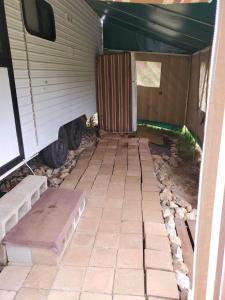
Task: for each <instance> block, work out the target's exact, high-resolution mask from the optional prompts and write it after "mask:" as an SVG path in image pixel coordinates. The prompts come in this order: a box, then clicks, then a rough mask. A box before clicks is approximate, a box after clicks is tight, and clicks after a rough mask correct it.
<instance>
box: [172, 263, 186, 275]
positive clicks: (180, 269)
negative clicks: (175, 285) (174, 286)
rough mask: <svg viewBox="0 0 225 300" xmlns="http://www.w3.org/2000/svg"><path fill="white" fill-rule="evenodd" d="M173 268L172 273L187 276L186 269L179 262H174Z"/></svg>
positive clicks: (183, 264)
mask: <svg viewBox="0 0 225 300" xmlns="http://www.w3.org/2000/svg"><path fill="white" fill-rule="evenodd" d="M173 268H174V271H177V272H181V273H184V274H185V275H186V274H188V267H187V266H186V265H185V263H184V262H182V261H180V260H174V262H173Z"/></svg>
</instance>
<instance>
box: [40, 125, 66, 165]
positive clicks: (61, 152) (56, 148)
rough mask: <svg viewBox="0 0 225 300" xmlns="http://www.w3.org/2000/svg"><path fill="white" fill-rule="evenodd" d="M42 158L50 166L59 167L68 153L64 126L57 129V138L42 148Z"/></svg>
mask: <svg viewBox="0 0 225 300" xmlns="http://www.w3.org/2000/svg"><path fill="white" fill-rule="evenodd" d="M42 154H43V160H44V163H45V164H46V165H48V166H49V167H51V168H59V167H61V166H62V165H63V164H64V163H65V161H66V158H67V154H68V137H67V133H66V130H65V128H64V127H61V128H60V129H59V135H58V140H57V141H55V142H54V143H52V144H51V145H49V146H48V147H47V148H45V149H44V150H43V153H42Z"/></svg>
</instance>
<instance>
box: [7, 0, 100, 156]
mask: <svg viewBox="0 0 225 300" xmlns="http://www.w3.org/2000/svg"><path fill="white" fill-rule="evenodd" d="M47 2H49V3H50V4H51V5H52V7H53V10H54V15H55V23H56V41H55V42H50V41H47V40H44V39H41V38H39V37H35V36H33V35H31V34H29V33H28V32H27V31H26V29H25V27H24V25H23V16H22V7H21V0H5V8H6V17H7V24H8V31H9V39H10V46H11V52H12V60H13V67H14V74H15V81H16V89H17V97H18V104H19V111H20V119H21V127H22V133H23V142H24V148H25V157H26V159H29V158H30V157H32V156H33V155H35V154H37V153H38V152H39V151H40V150H42V149H43V148H45V147H46V146H48V145H49V144H50V143H52V142H53V141H55V140H56V139H57V136H58V129H59V127H60V126H62V125H64V124H67V123H68V122H70V121H72V120H73V119H75V118H77V117H79V116H81V115H84V114H85V115H86V116H87V117H90V116H91V115H92V114H94V113H95V112H96V87H95V71H96V56H97V55H98V54H99V53H100V52H101V50H102V26H101V22H100V18H99V17H98V16H97V15H96V14H95V13H94V12H93V11H92V10H91V8H90V7H89V6H88V4H87V3H86V2H85V1H84V0H66V1H65V0H63V1H62V0H47Z"/></svg>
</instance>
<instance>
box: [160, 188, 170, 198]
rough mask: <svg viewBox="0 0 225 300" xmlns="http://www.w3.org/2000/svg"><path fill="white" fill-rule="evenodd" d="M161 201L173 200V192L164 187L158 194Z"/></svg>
mask: <svg viewBox="0 0 225 300" xmlns="http://www.w3.org/2000/svg"><path fill="white" fill-rule="evenodd" d="M160 199H161V201H172V200H173V194H172V193H171V191H170V190H169V189H168V188H165V189H164V190H163V191H162V193H161V194H160Z"/></svg>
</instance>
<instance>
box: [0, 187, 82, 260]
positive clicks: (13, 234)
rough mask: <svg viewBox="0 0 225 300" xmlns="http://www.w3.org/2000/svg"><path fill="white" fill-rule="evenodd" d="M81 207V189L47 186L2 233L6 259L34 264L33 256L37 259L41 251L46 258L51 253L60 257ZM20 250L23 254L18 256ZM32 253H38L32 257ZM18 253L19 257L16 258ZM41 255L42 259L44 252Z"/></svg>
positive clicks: (73, 228) (77, 219)
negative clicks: (17, 219) (30, 207)
mask: <svg viewBox="0 0 225 300" xmlns="http://www.w3.org/2000/svg"><path fill="white" fill-rule="evenodd" d="M84 207H85V198H84V194H83V193H82V192H81V191H71V190H66V189H61V188H49V189H48V190H47V191H46V192H44V194H43V195H42V196H41V198H40V200H39V201H38V202H37V203H36V204H35V205H34V206H33V208H32V209H31V210H30V212H29V213H28V214H27V215H26V216H25V217H23V218H22V219H21V221H20V222H19V223H18V224H17V225H16V226H15V227H14V228H13V229H11V230H10V231H9V232H8V234H7V235H6V236H5V238H4V241H3V242H4V244H6V248H7V252H8V258H9V262H11V263H26V264H33V263H34V262H35V263H37V256H38V258H40V256H41V255H40V254H41V253H44V254H47V257H48V256H49V255H50V253H51V252H52V255H50V256H51V257H52V256H55V257H56V256H60V255H61V254H62V252H63V251H64V250H65V247H66V245H67V244H68V241H69V239H70V237H71V236H72V233H73V232H74V230H75V227H76V225H77V223H78V222H79V219H80V216H81V214H82V212H83V210H84ZM38 249H39V250H40V251H38ZM14 252H15V253H14ZM22 252H23V255H18V253H22ZM35 253H38V255H36V258H35V257H34V256H35ZM18 256H21V257H20V259H18ZM25 256H26V257H27V258H28V259H25ZM43 257H44V259H43V260H44V261H45V260H46V255H43ZM38 260H39V259H38ZM53 260H54V262H55V259H53ZM44 261H40V262H39V263H44Z"/></svg>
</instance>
